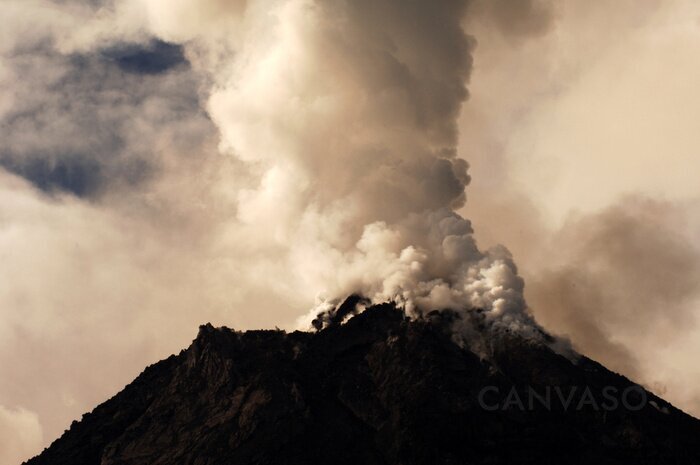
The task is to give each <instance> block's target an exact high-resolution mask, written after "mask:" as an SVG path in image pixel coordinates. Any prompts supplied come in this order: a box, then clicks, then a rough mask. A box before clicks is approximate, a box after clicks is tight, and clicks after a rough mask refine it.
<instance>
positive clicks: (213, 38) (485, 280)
mask: <svg viewBox="0 0 700 465" xmlns="http://www.w3.org/2000/svg"><path fill="white" fill-rule="evenodd" d="M154 4H155V2H154ZM211 6H212V8H222V5H220V4H218V3H216V5H215V4H214V3H213V2H212V3H211ZM466 7H467V2H466V1H461V0H451V1H445V2H439V3H429V2H423V1H408V2H406V1H398V0H382V1H371V2H370V1H356V2H345V1H328V2H316V1H310V0H290V1H249V2H244V3H240V4H238V3H236V4H235V5H232V6H231V8H230V9H229V10H227V14H229V15H230V17H229V24H230V27H231V30H232V31H235V32H232V33H231V34H230V35H229V36H227V37H226V38H225V41H224V42H225V44H224V45H225V46H224V45H222V40H224V39H222V35H221V31H218V32H217V31H212V30H209V29H206V30H201V31H198V30H197V27H196V25H194V24H193V25H192V28H191V29H188V28H187V27H185V29H188V30H190V31H192V35H191V37H190V38H189V39H190V40H193V41H195V42H196V43H197V46H196V47H192V49H191V52H192V53H195V55H196V57H195V58H194V59H193V62H195V63H199V65H200V66H201V68H200V69H201V71H203V72H204V73H208V75H209V76H210V80H211V82H213V83H215V85H214V87H213V90H212V91H211V94H210V97H209V100H208V109H209V113H210V115H211V117H212V119H213V121H214V122H215V123H216V125H217V126H218V128H219V130H220V133H221V142H220V149H221V150H222V151H224V152H226V153H229V154H231V155H232V156H234V157H236V158H238V159H239V160H242V161H244V162H246V163H247V165H248V167H249V168H250V169H252V170H253V172H254V173H255V176H254V178H255V179H257V181H256V182H254V183H253V184H252V185H249V186H247V187H246V188H243V189H240V190H238V191H237V193H236V194H235V195H236V199H237V208H236V218H237V220H238V222H239V224H238V226H239V229H238V231H237V233H238V234H240V237H241V240H244V241H246V242H250V243H252V242H254V241H253V240H252V238H251V236H255V238H256V241H257V243H258V244H261V243H262V244H264V246H263V247H271V246H276V247H280V250H281V257H280V258H281V259H282V260H288V263H289V266H290V267H291V269H292V270H293V271H294V278H295V279H296V280H298V282H299V283H300V287H299V288H300V289H305V290H307V291H308V292H309V293H312V294H317V295H318V301H317V304H318V305H317V308H316V309H315V310H314V311H312V312H311V313H310V315H309V317H308V318H307V319H306V320H305V321H306V323H310V320H311V319H313V317H315V316H316V314H317V313H318V310H319V309H324V308H326V307H329V306H330V307H335V306H336V305H337V303H339V302H340V301H341V300H342V299H343V298H345V297H346V296H348V295H352V294H357V295H361V296H363V297H365V298H367V299H369V301H370V302H372V303H379V302H384V301H388V300H393V301H397V302H399V303H401V304H402V305H404V306H405V308H406V310H407V311H408V312H409V314H413V315H420V314H422V313H424V312H425V311H430V310H433V309H448V308H449V309H453V310H457V311H468V310H469V309H474V308H479V309H482V310H483V311H484V312H485V314H486V315H487V318H486V320H487V321H488V322H489V323H493V324H496V325H502V326H503V327H508V328H511V329H516V330H518V329H527V328H529V327H530V326H531V325H532V324H533V323H532V321H531V320H530V318H529V316H528V315H527V313H526V311H525V302H524V300H523V295H522V292H523V282H522V280H521V279H520V277H519V276H518V274H517V269H516V267H515V265H514V263H513V261H512V259H511V257H510V254H509V253H508V252H507V251H506V250H505V249H504V248H502V247H496V248H493V249H490V250H485V251H482V250H479V248H478V247H477V244H476V242H475V240H474V238H473V231H472V227H471V224H470V222H469V221H468V220H467V219H465V218H462V217H461V216H459V215H458V214H457V213H455V210H456V209H458V208H460V207H461V206H462V205H463V204H464V202H465V187H466V185H467V184H468V183H469V176H468V174H467V167H468V166H467V163H466V162H465V161H464V160H463V159H461V158H459V157H458V154H457V150H456V146H457V141H458V129H457V118H458V115H459V112H460V109H461V106H462V104H463V102H464V101H465V100H466V99H467V95H468V93H467V89H466V87H465V83H466V81H467V80H468V78H469V74H470V71H471V66H472V63H471V54H470V52H471V49H472V47H473V45H474V41H473V40H472V39H471V38H470V37H469V36H468V35H467V34H466V33H465V31H464V30H463V28H462V20H463V18H464V16H465V14H466ZM152 11H155V12H156V15H157V13H158V12H159V10H158V9H157V8H156V7H154V9H153V10H152ZM170 19H172V18H170ZM155 23H156V24H162V25H164V30H162V31H161V33H162V34H163V36H164V38H166V39H168V38H171V39H172V38H174V37H175V36H176V35H177V32H178V31H181V30H182V29H183V28H182V27H180V26H179V25H178V27H177V30H175V28H173V30H169V29H168V20H167V18H162V20H161V21H155ZM221 50H224V52H221V53H224V55H223V56H222V55H221V54H219V55H217V53H216V52H217V51H219V52H220V51H221ZM212 56H216V59H214V60H212V59H211V57H212ZM261 239H262V241H261ZM258 247H260V245H258Z"/></svg>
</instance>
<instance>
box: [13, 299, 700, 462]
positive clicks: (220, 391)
mask: <svg viewBox="0 0 700 465" xmlns="http://www.w3.org/2000/svg"><path fill="white" fill-rule="evenodd" d="M452 317H453V316H450V314H449V313H446V312H440V313H439V312H433V313H432V314H430V315H429V316H428V317H426V318H423V319H418V320H410V319H408V318H406V316H405V314H404V313H403V311H402V310H400V309H398V308H396V307H395V306H394V305H392V304H382V305H376V306H370V307H369V308H368V309H367V310H365V311H364V312H362V313H360V314H359V315H356V316H353V317H352V318H350V319H349V320H347V321H346V322H345V323H342V324H341V322H340V321H339V319H330V320H329V321H330V322H331V324H328V325H325V326H323V329H320V330H319V331H316V332H293V333H286V332H284V331H279V330H276V331H247V332H238V331H233V330H231V329H228V328H225V327H224V328H214V327H212V326H211V325H205V326H202V327H200V330H199V334H198V335H197V338H196V339H195V340H194V341H193V343H192V345H191V346H190V347H189V348H187V349H186V350H183V351H182V352H181V353H180V354H179V355H173V356H171V357H169V358H167V359H166V360H163V361H161V362H159V363H156V364H154V365H152V366H149V367H148V368H146V370H145V371H144V372H143V373H142V374H141V375H140V376H139V377H137V378H136V379H135V380H134V381H133V382H132V383H131V384H129V385H128V386H127V387H126V388H125V389H124V390H123V391H122V392H120V393H119V394H117V395H116V396H115V397H113V398H112V399H110V400H108V401H107V402H105V403H103V404H102V405H100V406H98V407H97V408H96V409H95V410H93V411H92V412H91V413H88V414H86V415H84V416H83V418H82V420H81V421H78V422H74V423H73V424H72V425H71V427H70V430H68V431H66V432H65V433H64V434H63V436H62V437H61V438H59V439H58V440H56V441H55V442H54V443H53V444H52V445H51V446H50V447H49V448H48V449H46V450H44V452H43V453H42V454H40V455H39V456H38V457H35V458H33V459H31V460H29V461H28V462H27V464H28V465H175V464H177V465H187V464H191V465H224V464H237V465H248V464H250V465H252V464H261V465H262V464H270V465H272V464H274V465H282V464H290V465H291V464H294V465H302V464H303V465H309V464H330V463H332V464H352V465H359V464H362V465H373V464H377V465H379V464H384V465H393V464H397V465H398V464H403V465H411V464H426V465H427V464H446V465H447V464H514V463H518V464H548V463H552V464H554V463H556V464H561V463H567V464H592V463H596V464H627V463H630V464H698V463H700V421H698V420H696V419H694V418H692V417H690V416H689V415H686V414H685V413H683V412H681V411H680V410H678V409H676V408H674V407H673V406H671V405H670V404H668V403H667V402H665V401H663V400H662V399H660V398H658V397H656V396H655V395H653V394H652V393H649V392H647V391H645V390H643V389H641V388H640V387H638V386H636V385H635V384H634V383H632V382H631V381H630V380H628V379H626V378H624V377H622V376H619V375H617V374H615V373H612V372H610V371H608V370H607V369H605V368H604V367H603V366H601V365H600V364H598V363H596V362H594V361H592V360H589V359H587V358H585V357H583V356H579V357H576V358H572V357H568V356H564V355H560V354H558V353H557V352H556V351H554V350H552V349H551V348H550V347H549V346H547V345H545V344H542V343H535V342H533V341H530V340H527V339H524V338H522V337H520V336H519V335H517V334H508V333H503V334H499V335H493V336H492V339H491V340H490V344H489V350H488V353H486V354H484V353H478V354H477V353H476V352H475V351H472V350H470V349H469V348H468V347H462V345H460V344H456V343H455V342H454V341H453V338H452V337H451V333H450V324H451V323H450V319H451V318H452ZM319 326H320V325H319Z"/></svg>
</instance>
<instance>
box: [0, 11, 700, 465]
mask: <svg viewBox="0 0 700 465" xmlns="http://www.w3.org/2000/svg"><path fill="white" fill-rule="evenodd" d="M3 10H4V11H5V13H4V14H3V16H2V18H0V273H2V276H3V279H2V280H0V371H2V373H3V374H4V376H3V377H2V378H0V463H2V464H5V463H7V464H12V463H19V462H20V461H22V460H24V459H26V458H28V457H30V456H32V455H34V454H36V453H38V452H39V451H41V449H42V448H43V447H46V446H47V445H48V444H50V442H51V441H53V440H54V439H55V438H57V437H58V436H59V435H60V434H61V433H62V432H63V430H64V429H66V428H67V427H68V426H69V425H70V422H71V421H72V420H74V419H78V418H80V416H81V415H82V414H83V413H85V412H86V411H89V410H91V409H92V408H93V407H94V406H95V405H97V404H98V403H100V402H102V401H104V400H105V399H107V398H109V397H110V396H112V395H114V394H115V393H116V392H118V391H119V390H120V389H121V388H122V387H123V386H124V385H125V384H127V383H128V382H130V381H131V380H132V379H133V378H134V377H135V376H136V375H138V374H139V373H140V372H141V370H143V368H144V367H145V366H146V365H148V364H150V363H154V362H156V361H157V360H160V359H162V358H164V357H166V356H168V355H169V354H171V353H177V352H178V351H179V350H180V349H182V348H184V347H186V346H187V345H188V344H189V342H190V341H191V340H192V339H193V338H194V337H195V335H196V331H197V327H198V325H200V324H203V323H205V322H211V323H212V324H215V325H226V326H229V327H233V328H235V329H240V330H243V329H250V328H272V327H280V328H285V329H295V328H297V327H304V325H306V324H307V323H308V321H309V317H310V316H313V315H314V314H315V312H316V311H318V310H319V309H324V308H328V307H329V306H332V305H334V303H335V302H337V299H340V298H342V297H344V296H345V295H347V294H349V293H352V292H361V293H363V294H364V295H367V296H368V297H369V298H371V299H372V300H373V301H382V300H386V299H397V300H399V301H401V302H403V303H404V304H405V306H406V308H407V310H408V311H409V312H410V313H411V314H412V315H414V316H419V315H420V314H421V313H422V312H425V311H428V310H430V309H432V308H437V307H439V308H445V307H449V308H455V309H458V310H460V311H463V312H467V309H468V308H470V307H474V306H478V307H482V308H484V309H486V310H487V311H488V312H487V314H488V318H489V321H490V322H491V324H492V325H493V327H494V328H496V329H498V328H502V327H507V328H516V329H518V330H521V331H524V332H525V333H527V334H530V333H529V332H528V331H529V329H531V328H536V327H539V326H538V325H541V326H542V327H544V328H545V329H546V330H547V331H549V332H551V333H553V334H556V335H558V336H560V337H561V338H564V339H565V340H568V341H570V343H571V344H572V346H573V347H574V348H575V349H576V350H578V351H580V352H581V353H583V354H585V355H588V356H590V357H592V358H594V359H596V360H598V361H600V362H602V363H604V364H605V365H606V366H608V367H609V368H611V369H613V370H615V371H618V372H620V373H622V374H624V375H626V376H629V377H631V378H632V379H634V380H636V381H638V382H640V383H642V384H643V385H645V386H647V387H648V388H649V389H651V390H653V391H654V392H655V393H657V394H659V395H661V396H663V397H665V398H667V399H668V400H669V401H671V402H672V403H674V404H675V405H677V406H678V407H680V408H682V409H684V410H685V411H687V412H689V413H692V414H694V415H696V416H698V415H700V389H698V388H697V386H700V367H698V366H697V363H695V354H696V353H698V350H700V327H699V326H698V321H697V317H698V313H699V312H700V285H699V284H698V283H700V279H699V278H700V242H699V240H698V237H700V235H699V233H700V184H698V183H697V181H696V179H695V176H696V174H697V173H698V172H700V136H698V134H697V124H696V121H698V119H699V117H700V93H698V92H697V90H696V83H697V77H698V74H699V73H700V54H699V53H697V52H698V50H697V48H698V44H699V43H700V40H699V39H700V5H698V3H697V2H695V1H693V0H669V1H660V0H637V1H632V0H619V1H613V0H607V1H599V2H588V1H583V0H564V1H558V2H548V1H544V0H490V1H488V0H474V1H471V2H467V1H462V0H446V1H445V2H441V3H440V4H435V2H429V1H420V0H412V1H410V2H407V3H406V2H403V3H402V2H400V1H398V0H381V1H369V0H366V1H364V0H358V1H357V2H350V3H349V2H344V1H341V0H328V1H326V2H316V1H314V0H248V1H246V0H236V1H224V0H177V1H174V0H169V1H166V0H91V1H89V2H86V1H78V0H4V2H3ZM464 314H465V315H466V314H467V313H464ZM533 317H534V320H533ZM535 321H536V322H535ZM456 331H457V330H456ZM459 331H466V329H464V328H460V329H459ZM464 334H468V332H465V333H464Z"/></svg>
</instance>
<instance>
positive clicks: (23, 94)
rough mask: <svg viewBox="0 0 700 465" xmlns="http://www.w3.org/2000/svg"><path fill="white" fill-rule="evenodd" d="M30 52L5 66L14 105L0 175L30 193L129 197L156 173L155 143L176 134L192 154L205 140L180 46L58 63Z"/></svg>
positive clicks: (39, 48)
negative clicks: (17, 180)
mask: <svg viewBox="0 0 700 465" xmlns="http://www.w3.org/2000/svg"><path fill="white" fill-rule="evenodd" d="M30 44H31V42H23V43H19V44H18V46H17V47H15V48H13V49H10V50H7V51H5V53H4V56H3V57H2V60H3V64H4V66H5V67H6V68H5V73H3V76H2V77H0V87H2V88H3V89H5V90H4V92H7V93H8V95H11V96H12V97H11V98H12V105H11V106H9V107H8V108H7V109H6V111H4V112H2V113H0V139H1V140H2V145H1V146H0V166H1V167H3V168H5V169H6V170H7V171H10V172H12V173H14V174H16V175H19V176H22V177H24V178H25V179H27V180H28V181H30V182H31V183H32V184H34V185H35V186H36V187H37V188H39V189H41V190H43V191H45V192H47V193H56V192H69V193H72V194H75V195H78V196H81V197H90V198H93V197H95V196H99V195H101V194H104V193H105V191H109V190H111V189H134V188H137V186H138V185H139V184H141V183H143V182H144V181H146V180H148V179H149V178H150V177H152V176H153V175H154V174H156V172H158V171H159V170H160V169H161V166H160V165H161V163H162V160H161V154H159V153H158V147H157V145H156V141H157V139H158V138H159V137H163V136H164V135H165V134H172V133H178V132H180V131H182V132H183V135H186V136H187V137H188V138H191V140H190V141H189V142H188V144H189V145H190V146H192V147H199V146H201V145H202V144H203V143H204V140H205V139H206V138H208V137H211V134H212V129H211V124H210V123H209V121H208V119H207V118H206V116H205V115H204V113H203V112H202V110H201V109H200V105H199V101H198V96H197V87H196V79H195V78H194V76H193V75H192V73H191V72H190V71H189V70H188V68H187V66H186V61H185V59H184V55H183V53H182V49H181V47H180V46H176V45H171V44H167V43H165V42H162V41H157V40H150V41H147V42H145V43H143V44H137V43H127V44H124V43H115V44H113V45H110V46H107V47H105V48H102V49H98V50H95V51H94V52H93V51H88V52H84V53H68V54H64V53H61V52H59V51H58V50H57V49H56V47H55V46H54V43H53V41H52V40H51V39H50V38H46V39H44V40H40V41H38V42H35V43H34V44H33V45H30ZM195 126H198V129H196V131H192V129H193V128H194V127H195ZM190 155H191V154H190Z"/></svg>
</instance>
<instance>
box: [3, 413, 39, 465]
mask: <svg viewBox="0 0 700 465" xmlns="http://www.w3.org/2000/svg"><path fill="white" fill-rule="evenodd" d="M41 445H42V433H41V425H40V424H39V417H38V416H37V414H36V413H34V412H31V411H29V410H26V409H23V408H16V409H8V408H6V407H3V406H2V405H0V462H2V463H4V464H7V465H13V464H19V463H21V462H23V461H24V460H27V459H29V458H30V457H32V456H33V455H35V454H37V453H39V452H41Z"/></svg>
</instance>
